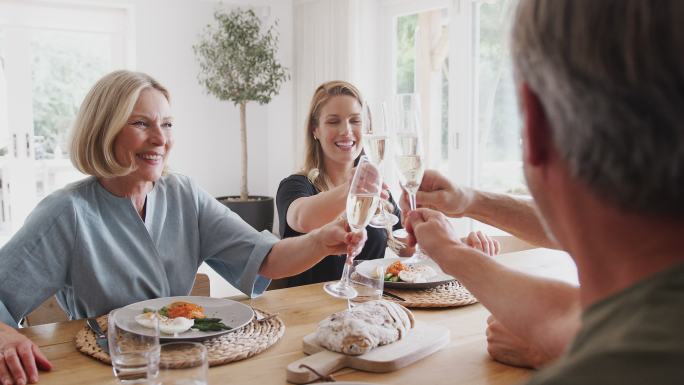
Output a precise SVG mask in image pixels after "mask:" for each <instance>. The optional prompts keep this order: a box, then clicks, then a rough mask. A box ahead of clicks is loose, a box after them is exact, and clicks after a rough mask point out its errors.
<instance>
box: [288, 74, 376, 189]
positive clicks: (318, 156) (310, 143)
mask: <svg viewBox="0 0 684 385" xmlns="http://www.w3.org/2000/svg"><path fill="white" fill-rule="evenodd" d="M340 95H347V96H351V97H353V98H355V99H356V100H357V101H358V102H359V104H360V105H363V98H362V97H361V92H359V90H358V89H357V88H356V87H354V85H353V84H351V83H349V82H345V81H342V80H333V81H329V82H325V83H323V84H321V85H320V86H318V88H316V91H314V94H313V97H312V98H311V105H310V107H309V114H308V116H307V118H306V136H305V138H306V139H305V144H306V150H305V151H306V155H305V158H304V167H303V168H302V171H301V172H300V174H301V175H304V176H306V177H307V178H308V179H309V181H311V183H312V184H313V185H314V186H315V187H316V188H317V189H318V191H320V192H323V191H328V190H330V189H331V188H332V187H333V186H332V182H331V181H330V178H329V177H328V174H327V173H326V172H325V167H324V164H323V148H322V147H321V143H320V142H319V141H318V140H316V138H314V130H315V129H316V127H318V125H319V123H320V122H319V118H320V116H321V109H322V108H323V106H324V105H325V104H326V103H327V102H328V101H329V100H330V99H332V98H334V97H335V96H340Z"/></svg>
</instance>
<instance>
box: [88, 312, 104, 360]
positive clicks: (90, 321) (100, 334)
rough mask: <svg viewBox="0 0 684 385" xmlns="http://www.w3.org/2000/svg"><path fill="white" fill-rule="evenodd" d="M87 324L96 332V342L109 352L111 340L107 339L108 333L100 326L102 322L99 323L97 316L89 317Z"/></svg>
mask: <svg viewBox="0 0 684 385" xmlns="http://www.w3.org/2000/svg"><path fill="white" fill-rule="evenodd" d="M86 325H88V327H89V328H90V330H92V331H93V333H95V342H97V346H99V347H100V348H101V349H102V350H104V352H105V353H107V354H109V341H107V334H105V332H104V331H102V328H101V327H100V324H98V323H97V320H96V319H95V318H88V319H86Z"/></svg>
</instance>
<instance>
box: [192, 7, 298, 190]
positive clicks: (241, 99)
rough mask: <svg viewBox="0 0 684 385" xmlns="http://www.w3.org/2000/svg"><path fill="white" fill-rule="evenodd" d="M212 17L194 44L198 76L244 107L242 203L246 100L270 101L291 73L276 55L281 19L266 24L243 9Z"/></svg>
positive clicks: (224, 97) (218, 93) (244, 173)
mask: <svg viewBox="0 0 684 385" xmlns="http://www.w3.org/2000/svg"><path fill="white" fill-rule="evenodd" d="M214 19H215V22H216V24H215V25H207V27H206V29H205V31H204V33H203V35H202V36H201V37H200V41H199V42H198V43H197V44H196V45H194V46H193V49H194V51H195V55H196V57H197V60H198V62H199V65H200V72H199V74H198V76H197V79H198V81H199V83H200V84H201V85H203V86H204V87H205V89H206V90H207V92H208V93H209V94H211V95H214V96H215V97H217V98H218V99H219V100H225V101H230V102H232V103H233V104H234V105H235V106H238V107H239V109H240V144H241V149H242V162H241V164H242V179H241V184H240V201H247V200H248V198H249V190H248V186H247V121H246V106H247V103H248V102H257V103H259V104H261V105H263V104H267V103H269V102H270V101H271V99H272V98H273V96H275V95H277V94H278V92H279V91H280V87H281V85H282V84H283V83H284V82H285V81H287V80H289V79H290V75H289V73H288V71H287V68H285V67H283V66H282V65H281V64H280V63H279V62H278V60H277V58H276V54H277V52H278V31H277V30H276V26H277V23H278V22H277V20H276V21H275V22H274V23H273V25H271V26H270V27H266V26H264V25H263V23H262V21H261V20H260V19H259V17H258V16H257V15H256V14H255V13H254V11H252V10H251V9H239V8H237V9H233V10H232V11H230V12H224V11H216V12H215V13H214Z"/></svg>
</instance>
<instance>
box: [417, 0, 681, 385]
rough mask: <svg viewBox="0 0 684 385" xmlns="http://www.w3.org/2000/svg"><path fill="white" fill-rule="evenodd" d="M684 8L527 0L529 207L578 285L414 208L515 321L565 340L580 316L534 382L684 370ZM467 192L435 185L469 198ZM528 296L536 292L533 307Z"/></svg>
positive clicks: (441, 253)
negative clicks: (496, 251)
mask: <svg viewBox="0 0 684 385" xmlns="http://www.w3.org/2000/svg"><path fill="white" fill-rule="evenodd" d="M682 20H684V1H681V0H661V1H652V0H521V1H520V4H519V6H518V11H517V15H516V20H515V23H514V27H513V36H512V53H513V62H514V66H515V70H516V75H517V80H518V89H519V99H520V105H521V109H522V113H523V117H524V128H523V145H524V167H525V176H526V179H527V182H528V185H529V188H530V191H531V192H532V195H533V197H534V200H535V204H534V205H533V206H530V207H536V208H538V210H539V212H540V214H541V218H542V222H541V223H543V225H544V227H545V228H546V229H547V230H548V232H549V233H550V235H551V236H550V237H549V238H550V239H553V240H554V241H555V242H557V243H556V244H557V245H558V246H559V247H561V248H562V249H564V250H566V251H568V252H569V253H570V255H571V256H572V257H573V259H574V260H575V262H576V264H577V268H578V273H579V279H580V288H579V289H576V288H573V287H571V286H567V285H564V284H560V283H556V282H553V281H545V280H539V279H534V278H531V277H529V276H525V275H521V274H519V273H515V272H512V271H510V270H507V269H505V268H503V267H501V266H499V265H497V264H496V263H494V262H493V261H491V260H490V259H489V258H486V257H485V256H483V255H482V254H480V253H477V252H475V251H472V249H467V248H465V247H463V246H462V245H461V244H460V243H459V241H458V237H456V236H455V234H453V229H452V228H451V227H450V225H449V223H448V221H446V219H445V216H444V215H443V214H441V213H438V212H436V211H433V210H431V209H427V208H422V209H418V210H416V211H414V212H412V213H410V215H409V217H408V220H407V224H408V229H409V231H411V232H412V233H413V236H414V237H415V238H416V239H417V240H418V242H420V244H421V246H422V247H423V249H424V250H426V251H427V253H428V254H430V255H431V256H432V257H433V259H435V260H436V261H437V262H438V263H439V264H440V265H441V266H442V267H443V269H444V270H445V271H447V272H449V273H451V274H453V275H455V276H456V277H457V278H459V279H460V280H461V281H463V283H464V284H465V285H466V286H468V288H469V289H471V290H472V291H473V292H474V294H475V295H476V296H477V297H478V298H479V299H480V300H481V301H482V303H483V304H485V306H487V307H488V308H489V309H490V310H491V311H492V313H493V315H494V316H495V317H497V319H499V320H501V321H502V322H503V323H504V324H505V325H506V326H507V327H509V329H510V330H511V332H512V333H513V334H516V335H523V336H525V337H531V336H534V333H535V331H534V330H535V329H537V327H538V325H541V326H539V327H540V328H544V329H545V332H544V333H546V334H545V337H546V338H553V330H554V327H555V328H557V330H558V332H559V334H561V335H566V336H567V335H573V334H574V328H576V327H577V326H578V325H579V326H580V329H579V331H578V332H577V334H576V336H575V338H574V340H573V341H572V343H571V345H570V347H569V348H568V350H567V351H566V353H565V355H564V356H563V357H562V358H561V359H560V360H558V361H557V362H556V363H555V364H554V365H553V366H550V367H548V368H546V369H545V370H542V371H541V372H539V373H538V374H537V375H536V376H535V377H534V378H533V379H532V381H531V383H532V384H565V383H568V384H577V383H592V384H594V383H595V384H645V383H657V384H675V383H682V381H683V380H682V379H684V365H682V363H683V362H684V328H683V327H682V325H684V251H683V249H684V194H683V190H684V55H683V54H682V47H684V23H683V22H682ZM423 187H424V188H423V189H424V190H427V191H433V190H439V189H435V188H433V187H434V186H429V185H427V184H426V183H424V186H423ZM457 191H459V190H451V191H448V189H442V190H441V191H440V194H439V195H438V196H437V195H436V196H433V198H435V199H436V201H439V202H442V203H444V202H451V204H452V205H453V204H454V202H456V201H459V202H460V201H465V202H466V203H467V202H471V203H472V200H469V199H461V198H463V197H462V196H454V195H453V194H455V192H457ZM466 198H467V197H466ZM480 198H481V196H480ZM495 201H496V199H495ZM480 203H482V202H480ZM489 203H490V204H502V201H501V200H498V202H489ZM504 203H505V200H504ZM519 203H520V202H514V205H513V206H515V205H517V204H519ZM426 206H428V207H429V206H433V207H435V208H438V209H439V208H440V207H439V206H440V205H438V204H432V205H431V204H429V203H428V204H426ZM447 206H448V205H447ZM509 209H510V207H509ZM444 211H446V212H447V214H449V213H450V212H449V210H444ZM465 211H467V210H465ZM531 211H532V208H530V209H529V210H528V213H529V212H531ZM503 212H506V210H504V211H503ZM461 214H463V213H461ZM466 214H467V213H466ZM501 214H502V211H498V215H501ZM493 215H497V214H496V213H494V214H493ZM456 216H457V215H456ZM532 222H534V221H532ZM532 222H522V223H519V225H522V226H525V225H526V224H527V225H530V224H531V223H532ZM531 225H532V226H535V225H534V224H533V223H532V224H531ZM537 230H539V229H537ZM525 231H531V232H535V230H534V229H532V230H530V229H529V228H528V229H523V230H522V233H524V232H525ZM537 232H538V231H537ZM541 238H543V237H541ZM530 294H534V296H535V297H534V300H533V301H530V302H533V303H530V304H525V305H524V306H522V307H521V306H520V302H521V300H520V298H528V297H529V295H530ZM521 309H523V310H522V311H521ZM549 313H551V314H549ZM580 313H581V322H577V321H576V315H577V314H580ZM549 319H551V320H553V322H547V324H546V325H544V322H545V321H544V320H549ZM537 321H539V322H540V324H537V323H536V322H537ZM525 328H526V329H528V330H524V329H525ZM530 329H531V330H530ZM544 333H542V335H543V334H544ZM552 345H553V344H552ZM556 346H557V344H556Z"/></svg>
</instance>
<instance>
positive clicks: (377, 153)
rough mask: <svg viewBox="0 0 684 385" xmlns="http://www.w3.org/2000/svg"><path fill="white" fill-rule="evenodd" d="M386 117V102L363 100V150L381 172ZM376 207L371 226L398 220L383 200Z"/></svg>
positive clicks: (386, 129)
mask: <svg viewBox="0 0 684 385" xmlns="http://www.w3.org/2000/svg"><path fill="white" fill-rule="evenodd" d="M388 118H389V116H388V111H387V104H386V103H368V102H364V104H363V108H362V111H361V138H362V140H363V150H364V152H365V154H366V155H367V156H368V159H369V160H370V161H371V162H372V163H373V164H375V165H376V166H377V167H378V168H379V169H380V170H381V173H384V165H385V155H386V149H387V147H386V146H387V144H388V143H389V135H388V124H387V123H388V122H387V119H388ZM378 207H379V209H378V211H379V212H378V214H376V215H375V216H373V218H372V219H371V221H370V225H371V226H373V227H377V228H383V229H384V228H386V227H388V226H390V227H391V226H394V225H396V224H397V223H398V222H399V218H398V217H397V216H396V215H394V214H392V213H388V212H387V210H385V205H384V204H383V202H380V203H379V205H378Z"/></svg>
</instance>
